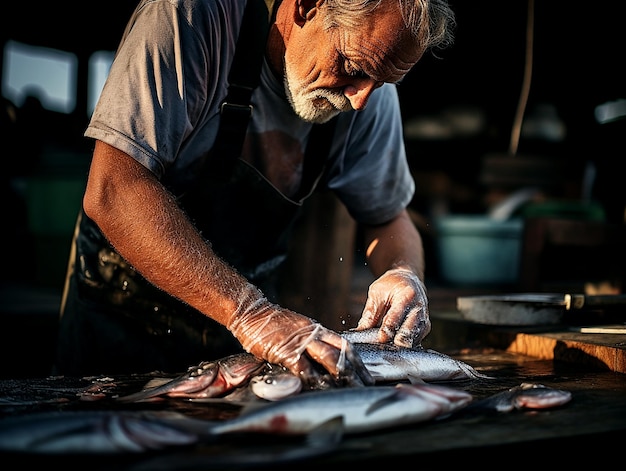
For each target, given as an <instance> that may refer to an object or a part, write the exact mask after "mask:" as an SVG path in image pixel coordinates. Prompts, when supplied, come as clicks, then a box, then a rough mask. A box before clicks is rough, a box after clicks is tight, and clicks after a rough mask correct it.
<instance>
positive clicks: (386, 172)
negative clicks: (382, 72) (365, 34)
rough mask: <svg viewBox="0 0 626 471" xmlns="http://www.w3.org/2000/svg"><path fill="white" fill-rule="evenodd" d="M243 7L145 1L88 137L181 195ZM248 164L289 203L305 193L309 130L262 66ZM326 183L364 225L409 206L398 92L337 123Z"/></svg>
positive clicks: (214, 0) (199, 157) (241, 1)
mask: <svg viewBox="0 0 626 471" xmlns="http://www.w3.org/2000/svg"><path fill="white" fill-rule="evenodd" d="M244 8H245V0H143V1H141V2H140V4H139V5H138V7H137V9H136V10H135V13H134V14H133V16H132V18H131V20H130V22H129V23H128V26H127V28H126V31H125V32H124V35H123V38H122V41H121V43H120V45H119V48H118V51H117V53H116V56H115V60H114V61H113V64H112V66H111V69H110V72H109V76H108V79H107V81H106V83H105V86H104V88H103V90H102V94H101V96H100V99H99V101H98V104H97V106H96V108H95V110H94V113H93V116H92V119H91V122H90V124H89V126H88V128H87V130H86V132H85V136H87V137H91V138H94V139H99V140H101V141H104V142H106V143H108V144H110V145H112V146H114V147H116V148H118V149H120V150H122V151H124V152H125V153H127V154H128V155H130V156H131V157H133V158H134V159H136V160H137V161H138V162H140V163H141V164H142V165H144V166H145V167H146V168H148V169H150V170H151V171H152V172H153V173H154V174H155V175H156V176H157V177H158V178H159V179H160V180H161V181H163V182H164V183H166V184H167V186H168V187H169V188H171V189H173V191H174V192H175V193H182V192H184V191H185V188H186V187H187V186H188V185H190V184H191V183H192V182H193V180H194V178H195V175H196V174H197V172H196V170H197V168H198V166H199V165H200V164H201V163H202V162H203V161H204V160H205V159H206V158H207V157H208V155H209V151H210V149H211V147H212V146H213V143H214V141H215V136H216V133H217V129H218V124H219V119H220V115H219V106H220V104H221V102H222V100H223V99H224V97H225V96H226V92H227V86H228V83H227V78H228V73H229V70H230V65H231V63H232V59H233V55H234V51H235V42H236V38H237V36H238V32H239V25H240V23H241V18H242V16H243V12H244ZM252 104H253V106H254V111H253V115H252V122H251V125H250V127H249V129H248V135H247V138H246V142H245V144H244V151H243V155H242V158H243V159H244V160H246V161H248V162H249V163H250V164H251V165H253V166H254V167H255V168H257V169H258V171H259V172H261V173H262V174H263V175H264V176H265V177H266V178H267V179H268V180H269V181H270V182H271V183H272V184H274V186H276V187H277V188H278V189H279V190H280V191H281V192H283V194H285V195H286V196H288V197H289V196H290V195H292V194H293V193H294V192H295V191H296V189H297V188H298V186H299V179H300V175H301V168H302V158H303V155H304V149H305V146H306V142H307V138H308V135H309V131H310V130H311V127H312V125H311V124H309V123H306V122H304V121H302V120H301V119H299V118H298V117H297V116H296V115H295V113H294V111H293V110H292V109H291V106H290V105H289V102H288V101H287V98H286V96H285V92H284V88H283V84H282V83H280V82H279V81H277V80H276V78H275V76H274V75H273V74H272V73H271V71H270V70H269V67H268V66H267V64H264V66H263V70H262V74H261V83H260V85H259V87H258V88H257V89H256V90H255V92H254V94H253V97H252ZM328 159H329V160H328V162H327V165H326V173H325V175H324V177H323V179H322V180H321V182H320V184H321V185H326V186H327V187H328V188H330V189H332V190H333V191H334V192H336V194H337V196H338V197H339V198H340V200H341V201H342V202H343V203H344V204H345V205H346V208H347V209H348V211H349V212H350V214H351V215H352V216H353V217H354V218H355V219H356V220H357V221H359V222H364V223H370V224H377V223H382V222H385V221H387V220H389V219H390V218H392V217H393V216H395V215H396V214H398V212H399V211H400V210H401V209H403V208H404V207H405V206H406V205H407V204H408V203H409V202H410V200H411V198H412V196H413V192H414V181H413V179H412V177H411V174H410V172H409V167H408V164H407V161H406V155H405V149H404V143H403V136H402V122H401V116H400V108H399V101H398V95H397V90H396V88H395V85H392V84H385V85H384V86H383V87H381V88H379V89H377V90H376V91H375V92H374V93H373V94H372V96H371V98H370V100H369V103H368V106H367V108H366V109H365V110H363V111H359V112H347V113H342V114H341V115H340V116H339V118H338V121H337V127H336V131H335V138H334V141H333V143H332V145H331V151H330V155H329V157H328Z"/></svg>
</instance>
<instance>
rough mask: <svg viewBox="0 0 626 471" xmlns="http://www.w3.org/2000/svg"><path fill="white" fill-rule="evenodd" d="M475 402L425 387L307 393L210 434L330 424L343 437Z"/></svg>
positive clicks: (286, 431) (299, 430)
mask: <svg viewBox="0 0 626 471" xmlns="http://www.w3.org/2000/svg"><path fill="white" fill-rule="evenodd" d="M471 400H472V395H471V394H470V393H468V392H466V391H463V390H456V389H452V388H448V387H446V386H442V385H433V384H426V383H419V384H405V383H399V384H397V385H395V386H363V387H350V388H336V389H325V390H316V391H307V392H304V393H302V394H298V395H295V396H290V397H287V398H285V399H283V400H281V401H276V402H265V403H262V405H261V406H258V405H257V406H249V407H246V408H244V409H243V410H242V411H241V413H240V415H239V416H237V417H235V418H233V419H230V420H227V421H224V422H222V423H219V424H216V425H214V426H212V427H211V428H210V430H209V433H210V434H212V435H225V434H230V433H269V434H279V435H308V434H311V433H313V432H314V431H316V430H317V429H320V428H323V427H324V426H325V425H327V424H329V423H333V424H338V426H340V427H341V434H342V435H343V434H350V433H362V432H370V431H374V430H379V429H383V428H388V427H392V426H393V427H397V426H401V425H406V424H413V423H417V422H423V421H427V420H432V419H435V418H439V417H444V416H447V415H449V414H451V413H452V412H454V411H455V410H457V409H460V408H462V407H465V406H466V405H467V404H469V403H470V402H471Z"/></svg>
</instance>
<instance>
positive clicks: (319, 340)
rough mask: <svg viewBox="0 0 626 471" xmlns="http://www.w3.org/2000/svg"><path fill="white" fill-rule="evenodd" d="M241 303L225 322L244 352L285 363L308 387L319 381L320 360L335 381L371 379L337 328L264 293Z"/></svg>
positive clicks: (319, 384) (321, 382) (355, 382)
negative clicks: (270, 298)
mask: <svg viewBox="0 0 626 471" xmlns="http://www.w3.org/2000/svg"><path fill="white" fill-rule="evenodd" d="M246 304H248V305H247V307H245V308H243V307H242V308H241V309H240V310H238V311H237V312H236V313H235V314H234V315H233V317H232V318H231V320H230V322H229V324H228V326H227V327H228V329H229V330H230V331H231V332H232V333H233V335H234V336H235V337H236V338H237V340H239V342H240V343H241V345H242V346H243V348H244V349H245V350H246V351H247V352H249V353H252V354H253V355H256V356H257V357H259V358H263V359H264V360H266V361H268V362H270V363H274V364H278V365H282V366H284V367H285V368H287V369H289V371H291V372H292V373H293V374H295V375H296V376H298V377H299V378H300V379H302V381H303V383H304V384H306V385H307V386H309V387H313V388H322V387H324V383H325V380H324V378H323V376H324V372H323V371H320V366H321V367H322V368H323V369H324V370H326V372H328V373H330V374H331V375H332V377H333V379H334V380H335V381H336V382H337V383H338V384H341V385H348V386H364V385H372V384H374V379H373V378H372V376H371V374H370V373H369V371H368V370H367V368H366V367H365V365H364V364H363V360H362V359H361V357H360V356H359V355H358V354H357V353H356V352H355V351H354V350H353V347H352V345H351V344H350V342H348V341H346V340H345V339H343V338H342V337H341V336H340V335H339V334H338V333H336V332H333V331H332V330H329V329H327V328H325V327H323V326H322V325H321V324H319V323H318V322H316V321H315V320H313V319H311V318H309V317H307V316H304V315H302V314H298V313H296V312H293V311H290V310H289V309H285V308H282V307H280V306H278V305H276V304H273V303H270V302H269V301H268V300H267V299H266V298H264V297H263V298H260V299H257V300H255V301H253V302H251V303H246Z"/></svg>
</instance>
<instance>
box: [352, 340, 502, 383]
mask: <svg viewBox="0 0 626 471" xmlns="http://www.w3.org/2000/svg"><path fill="white" fill-rule="evenodd" d="M340 335H341V336H342V337H343V338H345V339H346V340H348V341H349V342H350V343H351V344H352V346H353V348H354V349H355V350H356V352H357V353H358V354H359V355H360V357H361V359H362V360H363V363H364V365H365V367H366V368H367V370H368V371H369V372H370V374H371V375H372V377H373V378H374V381H375V382H377V383H381V382H391V381H405V380H408V381H416V380H422V381H426V382H437V381H456V380H464V379H491V378H492V377H491V376H488V375H485V374H482V373H480V372H478V371H477V370H476V369H475V368H474V367H472V366H471V365H468V364H467V363H465V362H463V361H461V360H457V359H456V358H453V357H451V356H449V355H446V354H445V353H441V352H438V351H436V350H433V349H429V348H423V347H421V346H420V347H413V348H409V347H400V346H398V345H395V344H393V343H391V342H388V343H379V342H378V340H377V335H378V329H376V328H374V329H366V330H363V331H356V330H349V331H343V332H340Z"/></svg>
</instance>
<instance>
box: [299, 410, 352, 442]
mask: <svg viewBox="0 0 626 471" xmlns="http://www.w3.org/2000/svg"><path fill="white" fill-rule="evenodd" d="M344 433H345V426H344V417H343V416H342V415H338V416H336V417H333V418H332V419H329V420H326V421H325V422H322V423H321V424H320V425H318V426H317V427H315V428H313V429H312V430H311V431H310V432H309V433H308V434H307V436H306V443H307V445H309V446H311V447H315V448H326V447H328V446H334V445H337V444H338V443H339V442H340V441H341V440H342V439H343V436H344Z"/></svg>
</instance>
